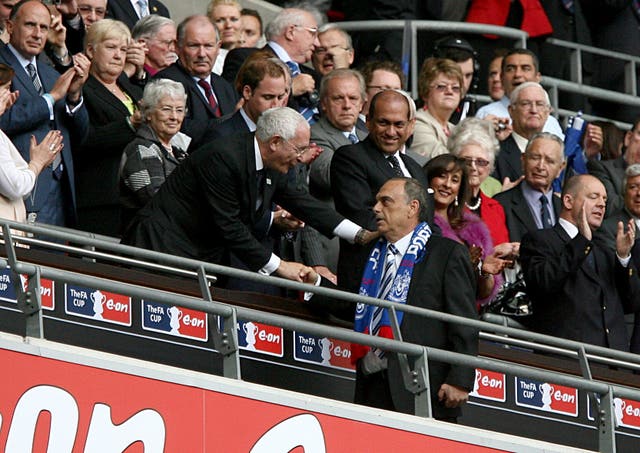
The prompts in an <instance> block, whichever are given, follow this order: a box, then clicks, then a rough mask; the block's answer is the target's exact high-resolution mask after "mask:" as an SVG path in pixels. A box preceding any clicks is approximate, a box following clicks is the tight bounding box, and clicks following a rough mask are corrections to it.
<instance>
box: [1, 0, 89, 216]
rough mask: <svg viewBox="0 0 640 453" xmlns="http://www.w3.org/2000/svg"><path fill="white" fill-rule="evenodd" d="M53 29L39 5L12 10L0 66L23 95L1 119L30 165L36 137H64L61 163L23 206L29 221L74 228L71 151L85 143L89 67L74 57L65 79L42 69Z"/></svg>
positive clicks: (22, 4)
mask: <svg viewBox="0 0 640 453" xmlns="http://www.w3.org/2000/svg"><path fill="white" fill-rule="evenodd" d="M50 24H51V14H50V12H49V10H48V9H47V7H46V6H45V5H43V4H42V3H40V2H39V1H28V0H27V1H23V2H20V3H18V4H16V5H15V6H14V8H13V10H12V13H11V18H10V19H9V21H8V22H7V27H8V30H9V34H10V36H11V37H10V41H9V44H8V45H6V46H2V47H1V48H0V62H1V63H4V64H6V65H9V66H11V67H12V68H13V69H14V71H15V76H14V78H13V80H12V83H11V90H12V91H20V97H19V98H18V100H17V102H16V103H15V104H14V105H13V106H12V107H11V108H10V109H8V110H7V111H5V112H4V114H3V115H2V116H1V117H0V128H2V130H3V131H4V132H5V133H6V134H7V135H8V136H9V138H10V139H11V140H12V141H13V143H14V145H15V146H16V148H18V150H19V151H20V153H21V154H22V157H24V158H25V160H27V161H28V160H29V147H30V140H31V137H32V136H35V138H36V140H37V141H38V142H39V141H41V140H42V139H43V138H44V136H45V135H46V134H47V132H49V131H50V130H52V129H59V130H60V131H61V132H62V135H63V138H64V149H63V150H62V153H61V159H56V160H54V162H53V164H52V165H51V166H48V167H46V168H45V169H43V171H42V172H41V173H40V176H39V177H38V180H37V181H36V186H35V187H34V189H33V191H32V192H31V194H30V195H29V197H27V198H26V199H25V205H26V209H27V213H28V219H29V220H32V221H35V220H37V221H38V222H43V223H50V224H55V225H62V226H72V225H73V224H74V223H75V219H76V214H75V208H76V196H75V180H74V168H73V159H72V155H71V149H72V142H73V144H77V143H79V142H80V141H81V140H82V139H83V138H84V136H85V134H86V132H87V126H88V123H89V120H88V116H87V111H86V109H85V108H84V106H83V104H82V86H83V85H84V83H85V81H86V79H87V76H88V75H89V65H90V62H89V60H88V59H87V58H86V57H85V56H84V55H76V56H74V66H73V67H72V68H71V69H69V70H67V71H66V72H65V73H64V74H62V75H60V74H59V73H57V72H56V71H54V70H53V69H52V68H51V67H50V66H48V65H47V64H45V63H43V62H42V61H41V60H40V58H38V57H39V55H40V54H41V53H42V50H43V48H44V45H45V43H46V40H47V33H48V30H49V27H50ZM28 71H32V72H33V76H30V74H29V72H28Z"/></svg>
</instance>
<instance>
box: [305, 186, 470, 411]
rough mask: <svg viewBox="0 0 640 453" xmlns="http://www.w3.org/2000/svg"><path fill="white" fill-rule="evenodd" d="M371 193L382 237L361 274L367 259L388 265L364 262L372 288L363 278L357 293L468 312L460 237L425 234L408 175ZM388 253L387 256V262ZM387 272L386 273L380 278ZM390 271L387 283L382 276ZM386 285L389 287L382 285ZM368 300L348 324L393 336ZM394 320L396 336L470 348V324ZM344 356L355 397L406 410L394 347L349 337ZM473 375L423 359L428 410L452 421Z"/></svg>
mask: <svg viewBox="0 0 640 453" xmlns="http://www.w3.org/2000/svg"><path fill="white" fill-rule="evenodd" d="M376 200H377V201H376V204H375V205H374V207H373V212H374V215H375V218H376V223H377V226H378V232H379V233H381V234H382V236H383V238H381V239H380V240H379V241H378V243H376V244H374V247H375V249H374V251H373V252H372V253H371V255H370V256H369V259H368V261H369V263H370V264H368V265H367V270H366V271H365V272H366V274H365V275H368V276H369V274H368V273H369V272H370V268H371V267H373V268H374V269H375V268H376V266H375V265H374V264H373V263H374V262H377V264H378V266H377V267H379V268H381V269H382V268H383V267H384V269H385V270H386V269H387V268H388V267H389V269H391V270H389V271H388V272H386V273H385V271H383V270H381V271H379V273H377V274H376V273H375V270H371V274H372V275H373V276H372V277H371V280H375V281H376V284H375V288H374V287H373V286H370V285H368V284H367V281H366V280H365V279H363V280H362V288H361V294H366V295H370V296H373V297H378V298H381V299H386V300H389V301H392V302H398V303H406V304H408V305H411V306H414V307H420V308H427V309H430V310H436V311H440V312H445V313H450V314H454V315H458V316H464V317H467V318H470V319H476V318H477V314H476V311H475V276H474V271H473V269H472V266H471V261H470V259H469V253H468V251H467V250H466V248H465V247H464V246H463V245H462V244H459V243H457V242H455V241H452V240H450V239H446V238H443V237H439V236H434V235H431V236H429V233H428V231H425V228H426V225H427V223H426V218H427V203H428V202H427V192H426V190H425V189H424V187H423V186H421V185H420V184H419V183H418V182H417V181H416V180H415V179H409V178H393V179H391V180H389V181H387V182H386V183H385V184H384V185H383V186H382V187H381V188H380V191H379V192H378V193H377V196H376ZM425 240H426V245H423V246H422V247H421V246H420V245H419V244H418V243H419V242H420V241H422V242H423V243H424V241H425ZM393 248H395V249H393ZM389 249H392V250H393V251H394V252H396V253H395V256H391V255H390V254H389ZM416 250H419V251H418V252H415V251H416ZM365 259H366V258H365ZM382 260H384V263H382V262H381V261H382ZM390 260H393V261H394V262H393V263H392V264H391V263H390ZM414 260H415V261H414ZM411 261H413V262H414V263H415V264H414V265H413V267H412V268H409V267H404V266H406V264H405V263H407V262H411ZM409 269H411V270H409ZM387 273H388V274H389V278H388V279H387V278H385V276H386V275H387ZM396 275H397V276H398V277H396ZM311 277H313V275H311V276H310V278H311ZM392 279H393V284H391V285H385V284H384V282H385V281H391V280H392ZM407 280H408V281H409V285H408V291H407V292H403V291H402V290H399V291H398V290H396V288H398V289H400V287H402V286H404V287H405V288H406V283H407ZM307 281H309V280H307ZM310 282H313V280H311V281H310ZM325 286H327V285H326V282H325ZM387 286H388V287H389V289H388V290H386V291H385V288H386V287H387ZM310 301H311V302H312V303H314V304H315V305H319V303H323V302H324V301H323V300H322V298H319V300H318V299H316V296H314V297H312V298H311V299H310ZM376 308H377V307H375V306H368V305H365V304H358V307H357V310H356V330H358V331H362V332H365V333H370V334H372V335H378V336H382V337H386V338H393V336H394V335H393V333H392V332H391V329H390V326H389V324H388V323H385V322H384V320H385V319H389V318H388V316H390V314H389V313H383V314H382V317H381V318H380V319H381V321H380V323H379V324H378V323H377V321H376V319H378V318H377V316H376ZM352 311H353V310H352ZM383 311H384V312H387V310H383ZM398 321H399V323H400V330H401V333H402V338H403V340H404V341H407V342H410V343H415V344H420V345H424V346H429V347H434V348H439V349H444V350H448V351H454V352H458V353H462V354H470V355H476V354H477V350H478V335H477V331H476V330H475V329H472V328H468V327H463V326H460V325H457V324H453V323H444V322H441V321H437V320H434V319H429V318H425V317H421V316H414V315H411V314H408V313H406V314H404V315H403V316H402V318H400V319H398ZM352 357H355V358H357V359H358V361H357V367H356V390H355V402H356V403H359V404H365V405H368V406H373V407H379V408H383V409H389V410H396V411H400V412H405V413H414V410H415V408H414V395H413V394H412V393H411V392H409V391H408V390H407V389H406V388H405V385H404V382H403V378H402V370H401V368H400V364H399V361H398V358H397V356H396V354H391V353H381V351H380V350H371V349H370V348H367V347H363V346H361V345H354V347H353V348H352ZM474 375H475V374H474V370H473V368H471V367H464V366H459V365H449V364H446V363H442V362H433V361H431V362H429V383H430V385H431V388H430V391H431V404H432V408H433V415H434V417H435V418H437V419H443V420H448V421H454V420H455V418H457V417H458V416H459V415H460V413H461V410H460V406H461V405H462V403H464V402H465V401H466V400H467V397H468V393H469V391H470V390H471V389H472V388H473V382H474Z"/></svg>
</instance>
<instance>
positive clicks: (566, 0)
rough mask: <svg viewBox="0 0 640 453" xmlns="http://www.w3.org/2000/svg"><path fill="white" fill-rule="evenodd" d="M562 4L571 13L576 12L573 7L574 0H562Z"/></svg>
mask: <svg viewBox="0 0 640 453" xmlns="http://www.w3.org/2000/svg"><path fill="white" fill-rule="evenodd" d="M562 6H564V9H566V10H567V11H569V12H570V13H571V14H573V13H574V12H575V10H574V7H573V0H562Z"/></svg>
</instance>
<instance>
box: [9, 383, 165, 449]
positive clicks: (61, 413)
mask: <svg viewBox="0 0 640 453" xmlns="http://www.w3.org/2000/svg"><path fill="white" fill-rule="evenodd" d="M43 411H46V412H49V414H50V415H51V427H50V431H49V438H48V445H47V449H46V451H48V452H53V451H60V452H63V451H64V452H70V451H80V448H79V447H78V448H75V447H76V445H75V439H76V434H77V431H78V420H79V419H80V410H79V408H78V403H77V402H76V400H75V399H74V397H73V396H72V395H71V394H70V393H69V392H67V391H66V390H64V389H61V388H59V387H53V386H49V385H39V386H36V387H32V388H30V389H29V390H27V391H26V392H24V393H23V394H22V395H21V396H20V399H19V400H18V402H17V403H16V406H15V409H14V411H13V416H12V417H7V419H8V420H9V419H10V420H11V426H10V427H9V435H8V437H7V444H6V450H5V451H7V452H28V451H32V448H34V445H33V444H34V438H35V434H36V425H37V423H38V418H39V416H40V413H41V412H43ZM1 423H2V417H0V427H1ZM165 436H166V429H165V425H164V421H163V419H162V416H161V415H160V414H159V413H158V412H156V411H155V410H153V409H144V410H141V411H139V412H137V413H136V414H134V415H133V416H132V417H130V418H129V419H127V420H125V421H124V422H123V423H121V424H119V425H117V426H116V425H114V424H113V423H112V422H111V407H110V406H108V405H106V404H102V403H96V404H95V405H94V406H93V412H92V414H91V421H90V422H89V428H88V430H87V436H86V439H87V440H86V443H85V447H84V451H87V452H88V451H124V450H125V449H126V448H127V447H129V445H131V444H132V443H134V442H142V443H143V444H144V451H145V453H160V452H163V451H164V444H165ZM38 451H45V449H44V448H39V449H38Z"/></svg>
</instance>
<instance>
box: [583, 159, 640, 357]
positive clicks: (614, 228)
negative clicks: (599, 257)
mask: <svg viewBox="0 0 640 453" xmlns="http://www.w3.org/2000/svg"><path fill="white" fill-rule="evenodd" d="M624 173H625V176H624V180H623V184H622V187H623V188H624V207H623V208H622V209H621V210H619V211H616V212H614V213H612V214H611V215H609V216H607V218H606V219H605V221H604V222H602V227H601V228H600V229H599V230H598V231H597V232H596V233H595V235H594V241H600V242H601V243H602V244H603V245H604V246H605V247H606V248H608V249H609V250H615V249H616V234H617V232H618V222H622V223H623V224H624V225H628V224H629V221H633V222H634V223H635V225H636V228H638V227H640V164H633V165H629V166H628V167H627V169H626V170H625V172H624ZM631 258H632V260H633V264H634V265H635V266H636V269H637V268H640V239H636V242H635V244H634V245H633V248H632V249H631ZM633 318H635V320H634V319H633ZM630 323H632V324H633V332H632V335H631V345H630V350H631V352H634V353H636V354H640V312H636V313H635V316H631V315H629V316H628V319H627V324H630Z"/></svg>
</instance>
